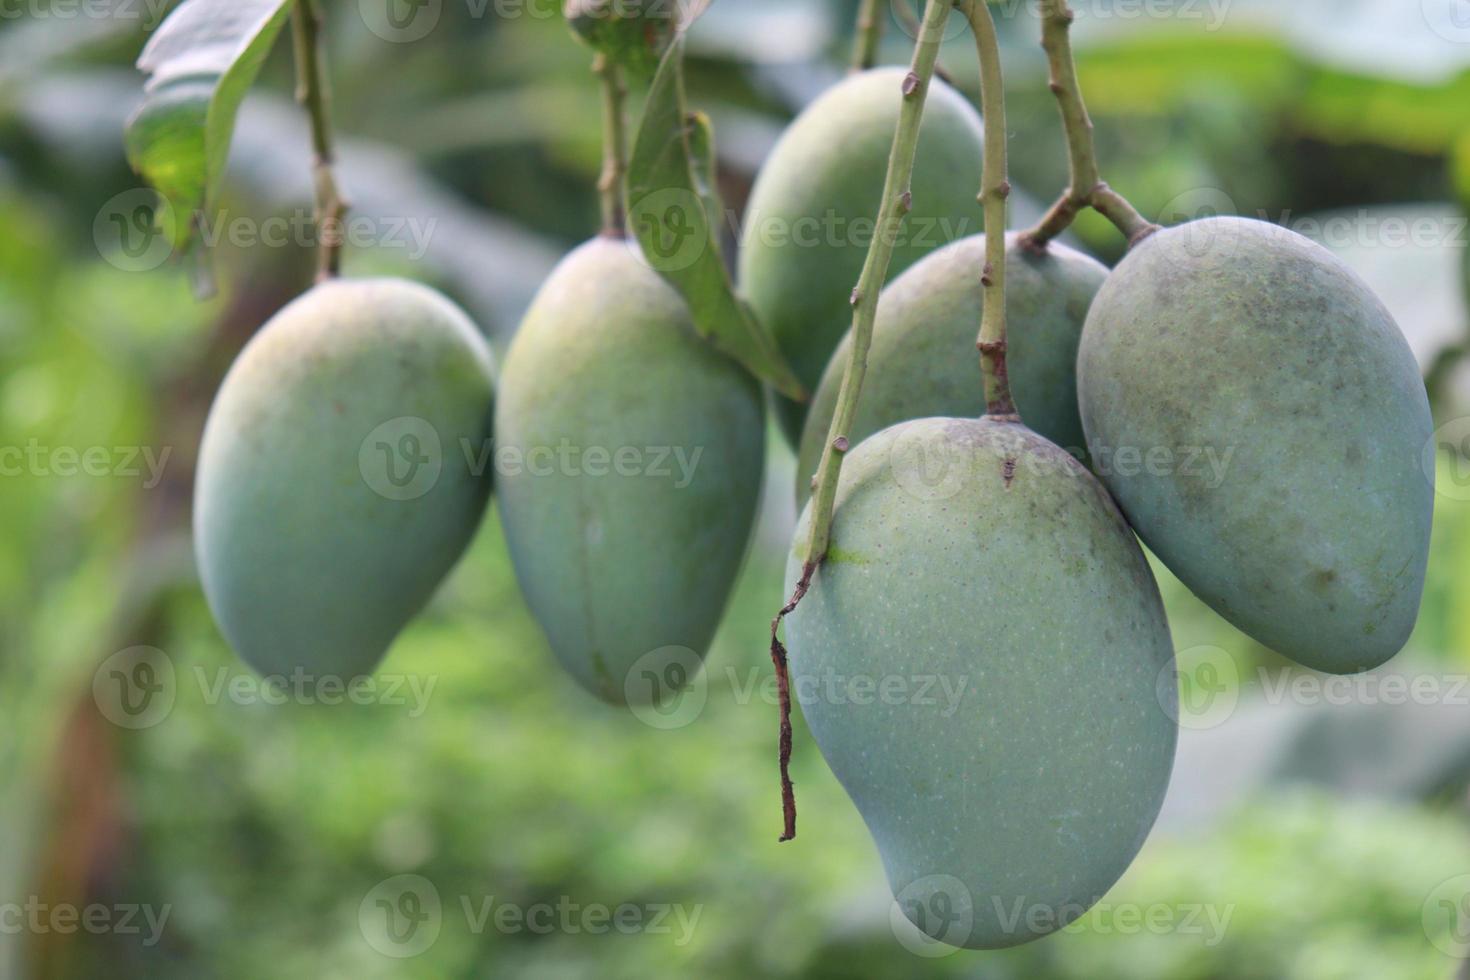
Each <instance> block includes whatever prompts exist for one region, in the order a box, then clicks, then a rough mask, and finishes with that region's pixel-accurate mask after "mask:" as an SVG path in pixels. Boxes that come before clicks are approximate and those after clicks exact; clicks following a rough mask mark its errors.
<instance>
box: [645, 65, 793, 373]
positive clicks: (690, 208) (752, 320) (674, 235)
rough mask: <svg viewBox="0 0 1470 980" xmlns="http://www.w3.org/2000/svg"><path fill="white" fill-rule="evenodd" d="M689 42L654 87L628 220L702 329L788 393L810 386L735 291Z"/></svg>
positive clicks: (711, 150)
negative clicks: (687, 62)
mask: <svg viewBox="0 0 1470 980" xmlns="http://www.w3.org/2000/svg"><path fill="white" fill-rule="evenodd" d="M683 63H684V44H683V40H682V39H680V40H677V41H675V42H674V44H673V46H672V47H671V48H670V49H669V51H668V53H667V54H666V55H665V56H664V60H663V64H662V65H660V66H659V70H658V74H657V75H655V76H654V80H653V85H652V87H651V88H650V89H649V92H648V101H647V103H646V105H645V108H644V112H643V122H642V124H641V125H640V126H639V129H638V137H637V140H636V141H635V142H634V145H633V155H632V161H631V163H630V165H629V169H628V201H629V204H630V208H629V220H630V222H631V223H632V226H633V233H634V234H635V235H636V236H637V238H638V244H639V245H640V246H642V249H643V255H644V258H645V259H646V260H647V261H648V264H649V265H650V266H651V267H652V268H654V269H655V270H656V271H657V272H658V273H659V274H660V275H662V276H663V277H664V278H665V279H666V280H668V281H669V283H670V284H672V285H673V286H674V288H675V289H677V290H678V291H679V293H680V295H682V296H683V297H684V299H685V301H686V302H688V304H689V308H690V310H691V311H692V312H693V314H694V324H695V327H696V328H697V329H698V330H699V332H700V334H701V335H703V336H704V337H705V339H707V340H709V341H710V343H712V344H714V345H715V346H716V347H718V348H719V349H720V350H722V351H724V352H725V353H726V354H728V355H729V356H730V357H733V358H734V359H735V360H737V361H739V362H740V363H741V364H743V365H745V367H746V368H747V369H748V370H749V371H750V372H751V373H752V374H754V375H755V376H756V377H758V378H761V379H762V380H764V381H768V382H770V384H772V385H773V386H774V387H775V388H776V389H777V390H778V391H780V392H781V393H782V394H783V395H786V396H787V397H790V398H805V397H806V392H805V390H804V389H803V388H802V386H801V382H800V381H798V380H797V378H796V375H795V373H793V372H792V370H791V367H790V365H788V364H787V363H786V360H785V358H784V357H782V355H781V352H780V350H779V349H778V348H777V347H776V343H775V341H774V340H772V339H771V336H770V334H769V333H767V332H766V330H765V328H764V327H763V326H762V325H761V324H760V322H759V321H758V320H757V319H756V317H755V314H754V313H753V312H752V311H751V309H750V308H749V306H747V305H746V303H745V302H744V301H743V300H742V299H741V298H740V297H739V296H737V295H736V293H735V286H734V283H733V282H732V281H731V278H730V272H729V269H728V268H727V266H726V265H725V259H724V256H723V255H722V254H721V249H720V242H719V227H720V219H721V215H722V213H723V209H722V206H721V204H720V201H719V194H718V189H717V187H716V185H715V153H714V136H713V133H712V131H711V128H710V125H709V120H708V119H706V118H705V117H704V116H703V115H702V114H698V113H694V114H691V113H689V112H688V111H687V109H686V108H685V99H684V69H683Z"/></svg>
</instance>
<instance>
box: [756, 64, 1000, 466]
mask: <svg viewBox="0 0 1470 980" xmlns="http://www.w3.org/2000/svg"><path fill="white" fill-rule="evenodd" d="M906 75H907V69H903V68H877V69H874V70H872V71H866V72H862V73H860V74H856V75H852V76H850V77H849V78H847V79H845V80H844V81H842V82H841V83H839V84H838V85H836V86H834V87H833V88H831V89H830V90H828V91H827V92H825V93H824V94H823V95H822V96H821V97H820V98H818V99H817V100H816V101H815V102H813V103H812V104H811V105H810V106H809V107H808V108H807V109H806V110H805V111H804V112H802V113H801V115H800V116H798V117H797V118H796V120H795V121H794V122H793V123H792V124H791V126H790V128H788V129H787V130H786V133H785V135H783V136H782V137H781V141H780V142H779V143H778V144H777V145H776V148H775V150H774V151H773V152H772V153H771V156H770V159H768V160H767V161H766V164H765V166H764V167H762V168H761V173H760V176H759V177H758V178H757V180H756V183H755V187H754V188H753V189H752V191H751V197H750V203H749V206H748V207H747V209H746V216H745V227H744V230H743V234H742V240H741V250H740V283H741V288H742V289H743V291H744V293H745V295H746V298H747V299H748V300H749V301H750V304H751V307H752V308H753V309H754V310H755V313H756V315H757V316H758V317H759V318H760V320H761V321H762V323H764V324H765V326H766V327H767V329H769V330H770V331H771V334H772V336H773V337H774V338H775V341H776V344H777V346H778V347H780V349H781V352H782V353H783V354H784V355H785V356H786V358H787V360H788V361H789V362H790V364H791V366H792V369H793V370H794V371H795V372H796V376H797V378H799V379H800V380H801V383H802V384H803V385H804V386H806V387H807V389H808V390H810V389H812V388H814V387H815V386H816V384H817V382H818V380H820V378H821V376H822V370H823V369H824V368H825V367H826V366H827V362H828V360H830V359H831V356H832V351H833V349H834V348H835V347H836V346H837V344H838V342H839V341H840V340H841V339H842V335H843V332H844V331H846V330H847V329H848V327H849V326H850V325H851V323H852V307H851V304H850V300H851V296H852V292H853V287H855V286H856V285H857V281H858V276H859V275H860V274H861V272H862V268H863V262H864V261H865V260H866V259H867V255H868V246H869V244H870V243H871V242H872V239H873V234H874V219H875V217H876V215H877V214H878V207H879V205H880V204H881V203H882V198H883V182H884V178H885V177H886V175H887V173H888V156H889V152H890V151H891V150H892V148H893V134H894V131H895V130H896V128H897V126H898V116H899V108H900V107H901V105H902V102H903V84H904V78H905V76H906ZM983 155H984V151H983V144H982V127H981V124H980V117H979V115H978V114H977V113H976V112H975V110H974V108H973V107H971V105H970V103H969V102H967V101H966V100H965V98H964V97H963V96H962V95H960V94H959V93H958V92H956V91H955V90H954V89H952V88H950V87H949V86H948V85H946V84H945V83H944V82H942V81H938V80H936V81H934V83H933V84H932V86H931V88H930V90H929V96H928V100H927V102H926V103H925V106H924V121H923V125H922V127H921V128H920V130H919V151H918V158H917V162H916V164H915V168H914V177H913V182H912V188H913V210H912V211H911V212H910V213H909V215H908V219H907V221H906V222H905V224H904V230H903V232H902V233H901V235H900V237H899V238H898V240H897V243H896V248H895V249H894V253H893V263H892V265H891V267H890V275H897V274H898V273H900V272H902V271H903V270H905V269H907V268H908V267H909V266H911V265H913V264H914V263H915V262H917V261H918V260H919V259H921V258H923V257H924V256H925V255H927V254H928V253H930V252H932V251H933V250H934V249H936V248H939V247H941V246H943V245H947V244H949V243H950V242H952V241H956V240H957V239H960V238H964V237H965V236H967V235H973V234H975V233H976V232H978V231H980V230H981V228H982V226H983V224H984V220H983V219H984V216H983V214H982V211H981V208H980V205H979V204H978V203H977V202H976V200H975V189H976V187H977V186H978V181H979V178H980V171H981V166H982V157H983ZM777 406H778V414H779V416H780V420H781V423H782V426H783V427H784V429H785V430H786V434H787V436H788V437H789V438H790V439H791V443H792V445H796V443H797V440H798V439H799V438H800V436H801V426H802V421H803V419H804V418H805V416H806V408H805V406H804V405H801V404H798V403H796V402H792V401H789V400H786V399H778V400H777Z"/></svg>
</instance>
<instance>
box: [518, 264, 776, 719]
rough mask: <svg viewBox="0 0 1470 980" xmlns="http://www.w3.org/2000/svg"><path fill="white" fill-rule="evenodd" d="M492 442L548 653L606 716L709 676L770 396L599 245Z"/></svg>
mask: <svg viewBox="0 0 1470 980" xmlns="http://www.w3.org/2000/svg"><path fill="white" fill-rule="evenodd" d="M495 431H496V440H497V449H498V451H499V452H500V453H501V454H503V459H504V463H503V465H501V467H500V468H499V474H498V475H499V481H500V482H499V490H500V516H501V520H502V522H503V523H504V525H505V536H506V541H507V542H508V544H509V545H510V555H511V559H512V562H513V563H514V565H515V570H516V575H517V577H518V578H519V580H520V584H521V591H522V592H523V593H524V595H525V597H526V601H527V602H528V603H529V604H530V607H531V611H532V612H533V613H534V614H535V616H536V619H537V620H538V621H539V622H540V623H541V626H542V628H543V629H544V631H545V633H546V637H547V639H548V640H549V641H550V643H551V648H552V650H553V651H554V652H555V654H556V656H557V658H558V660H559V661H560V662H561V664H562V665H563V666H564V667H565V668H566V669H567V671H568V672H570V673H571V675H572V676H573V677H574V678H576V680H577V681H578V682H579V683H581V684H582V686H583V687H585V688H587V690H589V691H591V692H592V693H593V694H596V695H597V696H599V697H601V698H603V699H604V700H606V701H609V702H611V703H614V704H623V703H631V704H640V703H643V704H646V703H657V702H658V701H659V699H660V697H661V696H662V695H663V694H664V693H666V692H667V688H668V687H678V686H681V685H682V684H683V683H686V682H687V681H688V680H690V679H691V674H692V673H693V672H694V671H696V670H697V669H698V667H699V659H698V658H701V657H703V655H704V654H705V652H706V650H707V649H708V647H709V643H710V640H711V639H712V637H713V636H714V632H715V628H716V627H717V626H718V625H719V621H720V616H721V615H722V613H723V611H724V608H725V604H726V601H727V599H728V597H729V594H730V590H731V588H732V586H733V585H734V582H735V576H736V574H737V572H738V571H739V569H740V565H741V562H742V560H743V558H744V556H745V551H746V545H747V542H748V540H749V538H750V531H751V525H752V523H753V521H754V518H755V513H756V506H757V503H758V501H759V497H760V487H761V475H762V470H763V467H764V463H765V408H764V401H763V399H762V393H761V389H760V385H759V384H758V383H757V382H756V380H755V379H754V378H752V377H751V376H750V375H749V374H747V373H746V372H745V371H744V370H743V369H742V368H741V367H740V366H739V365H738V364H736V363H735V362H734V361H732V360H730V359H729V358H727V357H725V356H724V355H722V354H720V353H719V352H717V351H716V350H715V349H714V348H713V347H711V346H710V345H709V344H708V343H706V342H705V341H704V340H702V339H701V338H700V337H699V336H697V335H696V333H695V330H694V324H693V322H692V321H691V319H690V314H689V308H688V306H687V305H686V304H685V302H684V300H683V299H682V298H681V297H680V296H679V294H678V293H677V292H675V291H674V289H673V288H672V287H671V286H669V285H668V284H667V283H665V282H664V280H663V279H662V278H660V277H659V275H658V274H657V273H655V272H654V271H652V270H651V269H650V268H649V267H648V266H647V265H646V264H644V262H643V259H642V257H641V256H640V255H638V253H637V245H636V244H632V243H627V242H623V241H619V240H614V239H609V238H599V239H596V240H594V241H592V242H589V243H588V244H586V245H583V246H582V247H581V248H579V249H577V250H576V251H574V252H573V253H572V254H571V255H569V256H567V258H566V259H564V260H563V261H562V263H561V265H560V266H558V267H557V269H556V270H555V271H554V272H553V273H552V275H551V278H550V279H549V280H548V281H547V282H546V284H545V285H544V286H543V287H542V288H541V292H540V293H539V294H538V295H537V297H536V300H535V302H534V303H532V305H531V308H530V310H529V311H528V312H527V314H526V318H525V321H524V322H523V323H522V324H521V328H520V331H519V332H518V333H517V334H516V337H515V340H514V342H513V343H512V345H511V348H510V352H509V354H508V355H507V357H506V362H505V371H504V373H503V375H502V379H501V394H500V398H499V400H498V402H497V405H496V421H495ZM553 454H554V455H556V457H557V458H556V462H554V463H552V462H550V459H551V456H552V455H553ZM594 454H595V456H596V459H595V465H594ZM538 456H539V458H540V459H541V460H542V461H541V462H540V463H538V462H537V457H538ZM609 457H610V458H611V460H613V461H614V465H610V464H609V462H608V458H609ZM619 459H623V460H625V462H624V463H622V464H616V461H617V460H619ZM521 461H523V462H521ZM670 648H675V650H674V652H673V653H672V654H670V653H669V649H670ZM661 651H662V652H661ZM671 670H672V671H675V673H672V674H670V673H669V671H671ZM649 671H652V672H654V673H657V674H658V675H659V676H660V677H664V679H665V680H666V681H667V684H666V686H664V687H662V688H661V687H660V684H659V683H658V682H657V681H650V680H649V679H648V676H647V675H648V672H649Z"/></svg>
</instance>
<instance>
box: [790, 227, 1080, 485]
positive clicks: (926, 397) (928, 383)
mask: <svg viewBox="0 0 1470 980" xmlns="http://www.w3.org/2000/svg"><path fill="white" fill-rule="evenodd" d="M1016 238H1017V236H1016V235H1010V236H1008V238H1007V248H1006V261H1007V271H1006V318H1007V321H1008V322H1009V324H1010V330H1009V343H1010V349H1009V355H1008V362H1009V367H1010V378H1011V393H1012V395H1013V396H1014V397H1015V400H1016V405H1017V407H1018V408H1019V410H1020V412H1021V418H1022V419H1023V420H1024V421H1025V422H1026V424H1027V426H1029V427H1030V428H1031V429H1033V430H1034V431H1035V432H1037V433H1039V434H1040V435H1042V436H1045V437H1046V438H1047V439H1050V440H1051V441H1052V442H1054V443H1056V444H1057V445H1059V446H1061V447H1062V448H1063V449H1066V450H1067V451H1068V452H1071V453H1073V454H1074V455H1076V456H1078V457H1079V458H1080V457H1081V456H1082V455H1084V454H1085V453H1086V439H1085V437H1084V436H1083V433H1082V420H1081V419H1080V418H1079V417H1078V415H1077V342H1078V340H1079V339H1080V338H1081V336H1082V322H1083V320H1085V319H1086V317H1087V308H1088V306H1090V305H1091V303H1092V298H1093V297H1094V296H1096V295H1097V291H1098V290H1099V289H1100V288H1102V284H1103V280H1104V279H1106V278H1107V275H1108V270H1107V267H1106V266H1104V265H1103V264H1102V263H1100V262H1098V261H1097V260H1095V259H1092V258H1090V257H1088V256H1086V255H1083V254H1082V253H1081V252H1078V251H1077V250H1075V249H1071V248H1068V247H1067V246H1065V245H1061V244H1057V243H1052V245H1051V246H1050V247H1049V248H1048V249H1047V253H1046V254H1045V255H1042V256H1038V255H1035V254H1033V253H1031V252H1029V251H1027V250H1026V249H1024V248H1021V247H1019V246H1018V245H1016ZM984 269H985V237H984V236H983V235H977V236H974V237H972V238H966V239H964V240H963V241H959V242H955V243H954V244H952V245H948V246H946V247H944V248H942V249H940V250H939V251H937V252H934V253H933V254H932V255H929V256H926V257H925V258H923V259H921V260H920V261H919V262H918V264H916V265H915V266H914V267H913V268H911V269H909V270H908V271H907V272H905V273H904V274H903V275H901V276H899V277H898V278H897V279H895V280H894V281H893V282H892V283H891V284H890V285H889V286H888V288H887V289H885V290H884V291H883V298H882V299H881V300H880V302H879V304H878V320H877V322H876V323H875V324H874V327H873V346H872V348H871V349H870V351H869V353H868V373H867V376H866V378H865V379H864V382H863V392H862V398H861V399H860V400H859V402H858V413H857V419H856V421H855V423H854V424H853V427H852V431H851V432H850V433H847V437H848V441H849V442H850V443H852V444H853V445H857V444H858V443H859V442H861V441H862V440H864V439H866V438H867V437H868V436H870V435H872V434H873V433H875V432H878V431H880V430H882V429H886V428H887V427H888V426H890V425H894V424H895V423H898V422H904V421H907V420H909V419H922V418H943V417H948V416H953V417H955V418H978V417H979V416H981V415H984V414H985V391H984V386H983V384H982V379H981V375H980V353H979V351H978V350H977V349H976V347H975V342H976V339H977V338H978V336H979V333H980V316H981V313H982V311H983V310H984V308H985V287H984V286H983V285H982V284H981V282H980V278H981V275H982V274H983V272H984ZM851 351H852V332H851V331H848V333H847V335H846V336H844V337H843V338H842V344H841V346H839V347H838V348H837V351H836V352H835V353H834V354H833V355H832V359H831V360H830V361H829V362H828V364H827V370H826V372H825V373H824V374H823V375H822V383H821V384H820V385H819V386H818V387H817V391H816V394H815V395H814V396H813V397H812V402H811V410H810V412H808V414H807V418H806V425H805V428H804V429H803V430H802V435H801V447H800V451H799V452H798V465H797V468H796V474H797V476H796V499H797V503H798V504H799V505H804V504H805V503H806V500H807V498H808V497H809V496H811V492H812V488H811V477H812V474H814V473H815V472H816V471H817V467H818V464H820V463H821V460H822V450H823V448H824V447H825V446H826V444H827V436H828V430H829V429H830V428H831V425H832V415H833V413H834V412H835V411H836V409H837V393H838V390H839V389H840V388H841V387H842V376H843V375H844V374H845V373H846V371H847V361H848V358H849V357H850V356H851Z"/></svg>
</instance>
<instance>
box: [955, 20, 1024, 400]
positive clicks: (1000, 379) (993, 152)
mask: <svg viewBox="0 0 1470 980" xmlns="http://www.w3.org/2000/svg"><path fill="white" fill-rule="evenodd" d="M959 8H960V11H961V12H962V13H963V14H964V15H965V17H966V19H968V20H969V22H970V28H971V29H972V30H973V31H974V32H975V49H976V52H977V53H978V55H979V57H980V101H981V110H982V114H983V115H984V117H985V172H984V174H983V175H982V177H981V178H980V197H979V201H980V203H981V204H982V205H983V206H984V208H985V271H984V272H983V273H982V275H981V279H980V281H981V283H982V285H984V287H985V312H984V315H983V317H982V320H981V324H980V339H979V342H978V343H977V344H976V346H977V347H979V349H980V371H981V375H982V376H983V377H984V379H985V405H986V411H987V412H988V413H989V414H990V415H991V416H994V417H1003V418H1015V417H1016V403H1015V401H1014V400H1013V399H1012V398H1011V382H1010V374H1009V372H1008V371H1007V368H1006V199H1007V198H1008V197H1010V194H1011V184H1010V180H1009V179H1008V178H1007V175H1006V170H1007V167H1008V162H1007V157H1006V149H1007V148H1006V97H1005V73H1004V71H1003V70H1002V67H1001V63H1000V40H999V39H998V38H997V36H996V32H995V18H994V17H992V16H991V14H990V7H989V6H987V5H986V3H985V2H984V0H960V3H959Z"/></svg>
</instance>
